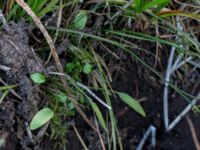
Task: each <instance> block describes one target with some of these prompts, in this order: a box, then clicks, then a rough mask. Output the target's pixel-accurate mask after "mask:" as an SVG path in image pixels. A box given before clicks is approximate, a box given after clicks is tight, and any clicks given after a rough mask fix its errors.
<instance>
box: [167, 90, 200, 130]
mask: <svg viewBox="0 0 200 150" xmlns="http://www.w3.org/2000/svg"><path fill="white" fill-rule="evenodd" d="M198 99H200V92H199V94H198V95H197V97H196V98H195V99H193V100H192V101H191V103H190V104H188V105H187V107H185V109H184V110H183V111H182V112H181V113H180V114H179V115H178V116H177V117H176V118H175V119H174V120H173V121H172V123H171V124H170V125H169V127H168V128H167V132H169V131H171V130H172V129H173V128H174V127H175V126H176V125H177V124H178V123H179V122H180V121H181V120H182V119H183V117H185V115H186V114H187V113H188V112H189V111H190V110H191V109H192V107H193V106H194V105H195V104H196V103H197V101H198Z"/></svg>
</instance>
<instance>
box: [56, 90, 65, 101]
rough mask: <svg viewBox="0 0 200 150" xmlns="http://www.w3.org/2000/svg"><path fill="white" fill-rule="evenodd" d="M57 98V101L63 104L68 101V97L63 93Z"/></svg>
mask: <svg viewBox="0 0 200 150" xmlns="http://www.w3.org/2000/svg"><path fill="white" fill-rule="evenodd" d="M55 98H56V100H57V101H60V102H62V103H64V102H66V101H67V95H66V94H65V93H63V92H60V93H58V94H55Z"/></svg>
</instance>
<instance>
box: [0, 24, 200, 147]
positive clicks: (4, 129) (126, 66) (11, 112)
mask: <svg viewBox="0 0 200 150" xmlns="http://www.w3.org/2000/svg"><path fill="white" fill-rule="evenodd" d="M24 26H25V24H24V23H20V24H13V25H11V26H10V30H8V31H9V32H4V31H2V32H1V33H0V64H1V65H5V66H7V67H9V68H10V71H9V72H8V71H2V70H1V71H0V73H1V77H2V79H3V80H4V81H5V82H6V83H9V84H17V85H18V87H17V88H15V90H16V92H17V93H18V94H19V97H20V98H17V97H16V96H14V95H12V94H11V93H10V94H9V96H7V97H6V98H5V99H4V101H3V102H2V103H1V104H0V137H1V138H3V139H4V140H5V147H4V148H3V149H5V150H15V149H16V150H17V149H20V150H21V149H22V150H23V149H24V150H29V149H35V150H40V149H41V150H50V149H52V147H51V144H52V143H51V140H50V139H49V138H48V137H44V138H43V139H37V138H36V139H34V140H33V139H31V137H30V135H29V134H28V132H27V127H26V125H25V124H26V123H28V122H30V119H31V118H32V117H33V114H34V113H35V112H36V111H37V110H38V109H39V108H40V106H43V105H44V104H45V102H44V101H41V100H42V99H45V98H44V95H42V94H41V93H40V90H39V87H37V86H35V85H33V84H32V82H31V81H30V79H29V75H30V73H32V72H45V69H44V67H43V66H42V65H41V64H42V63H41V62H42V61H41V60H40V59H39V58H38V57H37V56H36V54H34V52H33V51H32V50H31V47H30V46H29V44H28V35H27V33H26V31H24ZM22 27H23V28H22ZM143 56H144V55H143ZM124 57H126V58H125V60H126V61H125V62H121V63H122V65H121V68H123V69H122V70H121V71H117V72H116V71H114V73H113V79H114V81H113V88H114V89H115V90H117V91H121V92H125V93H128V94H129V95H131V96H133V97H134V98H136V99H138V100H139V101H140V102H141V105H142V106H143V107H144V110H145V111H146V114H147V117H145V118H143V117H141V116H140V115H138V114H137V113H136V112H135V111H134V110H132V109H131V108H129V107H127V105H125V104H124V103H122V102H121V101H120V100H119V99H115V98H113V104H114V106H113V108H114V112H115V114H116V116H117V124H118V127H119V130H120V133H121V136H122V141H123V146H124V149H125V150H134V149H135V148H136V146H137V144H138V143H139V141H140V139H141V138H142V136H143V134H144V132H145V131H146V130H147V128H148V127H149V125H154V126H155V127H156V128H157V137H156V139H157V145H156V147H155V148H151V147H150V146H149V145H150V144H149V141H147V142H146V144H145V147H144V149H156V150H157V149H158V150H193V149H195V146H194V141H193V138H192V134H191V131H190V127H189V125H188V122H187V121H186V119H185V118H184V119H183V120H182V121H181V122H180V123H179V124H178V125H177V126H176V127H175V128H174V129H173V130H172V131H171V132H170V133H166V132H165V130H164V126H163V116H162V114H163V113H162V111H163V110H162V95H163V84H162V80H161V79H159V78H157V77H156V76H155V75H153V74H152V73H150V72H149V71H148V70H147V69H145V68H144V67H141V64H138V63H137V62H135V60H134V59H132V58H131V57H130V56H124ZM147 58H149V57H147ZM148 61H150V62H152V60H151V59H149V60H148ZM160 70H162V69H160ZM183 76H184V77H185V76H186V78H182V79H181V81H180V82H177V85H179V86H181V87H183V89H184V90H186V91H187V92H189V93H192V94H194V95H195V94H197V93H196V90H197V89H199V85H200V84H199V83H198V82H197V81H198V79H199V77H200V76H199V72H197V71H195V72H188V73H186V74H185V75H183ZM191 79H193V82H191ZM2 85H3V84H2ZM194 87H195V88H194ZM41 103H42V105H40V104H41ZM187 104H188V102H187V101H186V100H184V99H183V98H181V97H180V96H177V94H176V93H174V92H173V91H172V90H171V93H170V101H169V105H170V107H169V108H170V109H169V111H170V119H171V120H173V119H174V118H175V117H176V116H177V115H178V114H179V112H180V111H181V110H182V109H184V107H185V106H186V105H187ZM188 116H189V117H190V118H191V120H192V122H193V124H194V127H195V130H196V134H197V136H199V135H200V128H199V125H200V116H199V115H198V114H197V113H195V112H194V111H191V112H190V113H189V114H188ZM75 123H76V127H77V128H78V130H79V132H80V134H81V136H82V137H83V138H84V140H85V142H86V144H87V146H88V147H89V148H90V149H91V150H97V149H101V146H100V142H99V138H98V136H97V134H96V133H95V132H94V131H92V130H91V128H90V127H89V126H88V125H87V124H86V123H85V122H84V121H83V120H82V119H81V117H80V116H77V117H76V118H75ZM67 134H68V135H67V139H68V144H67V146H68V149H71V150H79V149H82V146H81V144H80V143H79V141H78V139H77V136H76V134H75V132H74V131H73V130H72V131H71V130H70V132H68V133H67ZM198 138H200V137H198ZM105 141H106V140H105Z"/></svg>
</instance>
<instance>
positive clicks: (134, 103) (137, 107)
mask: <svg viewBox="0 0 200 150" xmlns="http://www.w3.org/2000/svg"><path fill="white" fill-rule="evenodd" d="M118 95H119V97H120V98H121V99H122V100H123V101H124V102H125V103H126V104H128V105H129V106H130V107H131V108H133V109H134V110H135V111H136V112H138V113H139V114H141V115H142V116H143V117H145V116H146V113H145V112H144V109H143V108H142V106H141V105H140V103H139V102H138V101H137V100H135V99H134V98H132V97H131V96H129V95H128V94H125V93H121V92H119V93H118Z"/></svg>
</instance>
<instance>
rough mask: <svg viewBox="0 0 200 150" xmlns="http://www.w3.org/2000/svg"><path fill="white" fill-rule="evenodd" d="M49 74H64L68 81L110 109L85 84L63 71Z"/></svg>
mask: <svg viewBox="0 0 200 150" xmlns="http://www.w3.org/2000/svg"><path fill="white" fill-rule="evenodd" d="M49 74H52V75H58V76H65V77H66V78H67V80H69V81H73V82H74V83H76V85H77V86H79V87H80V88H82V89H84V90H86V91H87V92H88V93H89V94H90V95H91V96H92V97H93V98H94V99H96V100H97V101H98V102H99V103H101V104H102V105H103V106H105V107H106V108H108V109H109V110H111V109H112V108H111V107H110V106H109V105H107V104H106V103H105V102H104V101H103V100H101V99H100V98H99V97H98V96H97V95H96V94H95V93H93V92H92V91H91V90H90V89H89V88H88V87H87V86H85V85H84V84H82V83H80V82H76V81H74V80H73V79H72V78H71V77H70V76H69V75H67V74H64V73H59V72H49Z"/></svg>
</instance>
